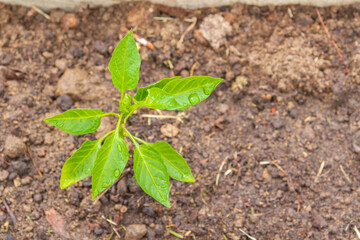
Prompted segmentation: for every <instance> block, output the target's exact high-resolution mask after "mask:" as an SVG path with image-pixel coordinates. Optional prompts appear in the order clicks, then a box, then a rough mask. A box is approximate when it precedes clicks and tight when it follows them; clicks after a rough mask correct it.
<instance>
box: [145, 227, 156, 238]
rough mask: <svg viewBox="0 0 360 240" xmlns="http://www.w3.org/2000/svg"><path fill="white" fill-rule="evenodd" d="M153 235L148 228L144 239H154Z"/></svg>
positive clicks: (153, 232) (152, 231)
mask: <svg viewBox="0 0 360 240" xmlns="http://www.w3.org/2000/svg"><path fill="white" fill-rule="evenodd" d="M155 235H156V233H155V231H154V230H152V229H151V228H149V229H148V230H147V234H146V237H147V238H148V239H149V240H152V239H155Z"/></svg>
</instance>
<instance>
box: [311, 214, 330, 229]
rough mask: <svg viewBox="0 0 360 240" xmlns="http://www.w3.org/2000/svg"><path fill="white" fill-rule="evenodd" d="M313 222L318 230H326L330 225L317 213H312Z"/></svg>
mask: <svg viewBox="0 0 360 240" xmlns="http://www.w3.org/2000/svg"><path fill="white" fill-rule="evenodd" d="M312 220H313V221H312V225H313V226H314V227H315V228H317V229H322V228H325V227H327V225H328V223H327V222H326V220H325V219H324V218H323V217H322V216H321V215H320V214H319V213H318V212H316V211H313V213H312Z"/></svg>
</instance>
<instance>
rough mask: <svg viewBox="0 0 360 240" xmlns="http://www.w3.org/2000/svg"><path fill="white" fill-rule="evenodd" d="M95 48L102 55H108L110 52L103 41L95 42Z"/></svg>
mask: <svg viewBox="0 0 360 240" xmlns="http://www.w3.org/2000/svg"><path fill="white" fill-rule="evenodd" d="M94 48H95V50H96V51H98V52H99V53H101V54H106V53H107V51H108V46H107V45H106V44H105V43H104V42H102V41H99V40H97V41H95V44H94Z"/></svg>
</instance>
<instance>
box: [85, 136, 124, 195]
mask: <svg viewBox="0 0 360 240" xmlns="http://www.w3.org/2000/svg"><path fill="white" fill-rule="evenodd" d="M128 159H129V152H128V148H127V146H126V143H125V141H124V139H123V138H121V137H120V136H119V133H118V131H117V130H116V131H115V132H114V133H113V134H111V135H110V136H109V137H108V138H107V139H106V140H105V143H104V145H103V146H102V147H101V148H100V150H99V153H98V155H97V158H96V160H95V165H94V168H93V172H92V198H93V199H94V198H95V197H96V196H97V195H98V194H100V193H101V192H102V191H104V190H105V189H106V188H107V187H109V186H111V185H112V184H113V183H114V182H115V181H116V180H117V179H118V178H119V177H120V175H121V173H122V171H123V170H124V168H125V165H126V163H127V160H128Z"/></svg>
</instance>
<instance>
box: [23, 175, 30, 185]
mask: <svg viewBox="0 0 360 240" xmlns="http://www.w3.org/2000/svg"><path fill="white" fill-rule="evenodd" d="M31 181H32V178H31V177H30V176H26V177H24V178H22V179H21V184H22V185H28V184H30V183H31Z"/></svg>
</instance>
